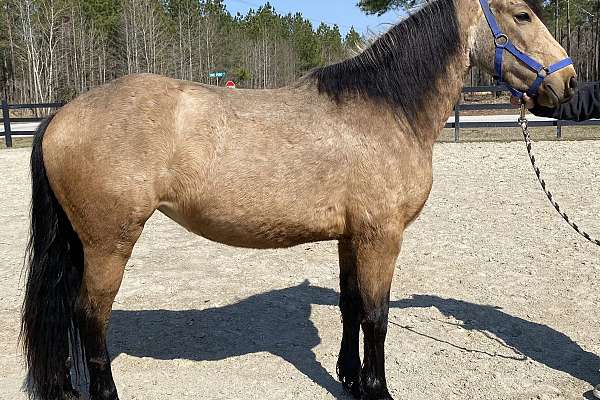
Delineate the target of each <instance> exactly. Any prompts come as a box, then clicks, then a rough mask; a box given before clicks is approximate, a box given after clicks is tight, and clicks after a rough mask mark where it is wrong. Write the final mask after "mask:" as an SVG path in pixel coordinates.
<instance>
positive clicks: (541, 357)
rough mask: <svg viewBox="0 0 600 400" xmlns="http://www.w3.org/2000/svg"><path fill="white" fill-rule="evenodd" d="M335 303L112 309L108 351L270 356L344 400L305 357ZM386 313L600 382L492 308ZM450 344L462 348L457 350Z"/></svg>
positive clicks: (587, 365) (552, 337)
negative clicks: (444, 327) (321, 311)
mask: <svg viewBox="0 0 600 400" xmlns="http://www.w3.org/2000/svg"><path fill="white" fill-rule="evenodd" d="M337 301H338V294H337V293H336V292H335V291H334V290H332V289H327V288H321V287H317V286H311V285H310V284H309V283H308V282H307V281H305V282H304V283H302V284H300V285H298V286H294V287H290V288H286V289H281V290H273V291H270V292H266V293H261V294H258V295H255V296H252V297H249V298H247V299H244V300H242V301H239V302H238V303H235V304H231V305H228V306H224V307H218V308H207V309H204V310H183V311H169V310H140V311H135V310H133V311H129V310H127V311H125V310H115V311H113V314H112V319H111V330H110V334H109V341H110V352H111V354H112V355H113V356H116V355H118V354H121V353H125V354H129V355H132V356H136V357H151V358H155V359H160V360H172V359H187V360H194V361H205V360H223V359H226V358H229V357H234V356H240V355H244V354H250V353H256V352H269V353H271V354H274V355H277V356H279V357H281V358H283V359H284V360H286V361H288V362H289V363H291V364H292V365H294V367H295V368H297V369H298V370H299V371H300V372H302V373H303V374H304V375H306V376H307V377H308V378H310V379H311V380H312V381H314V382H316V383H317V384H318V385H320V386H321V387H323V388H324V389H326V390H327V391H329V392H330V393H331V394H332V395H333V396H335V397H338V398H346V396H345V395H343V391H342V389H341V386H340V385H339V383H338V382H337V380H336V379H334V377H332V376H331V375H330V374H329V373H328V372H327V370H326V369H325V368H324V367H323V366H322V365H321V364H320V363H319V361H318V360H317V359H316V357H315V354H314V353H313V352H312V349H313V348H314V347H316V346H317V345H319V344H320V343H321V339H320V337H319V332H318V331H317V329H316V327H315V326H314V325H313V323H312V321H311V320H310V314H311V306H312V305H313V304H317V305H336V304H337ZM391 306H392V307H395V308H402V309H403V308H427V307H435V308H437V309H438V310H439V311H440V312H441V313H442V314H444V315H446V316H452V317H454V318H455V319H457V320H460V321H462V323H461V324H460V326H461V327H463V328H464V329H468V330H478V331H487V332H489V333H491V334H493V335H495V336H496V337H497V338H499V339H501V340H502V341H503V342H504V343H506V344H507V345H508V346H510V347H512V348H513V349H514V350H516V351H518V352H520V353H521V354H522V355H524V356H526V357H528V358H531V359H533V360H535V361H538V362H540V363H542V364H545V365H547V366H548V367H550V368H553V369H555V370H558V371H563V372H566V373H568V374H569V375H571V376H573V377H574V378H577V379H580V380H583V381H586V382H589V383H590V384H594V383H595V381H600V375H599V374H597V372H596V371H598V368H600V358H599V357H598V356H596V355H595V354H592V353H589V352H586V351H584V350H583V349H582V348H581V347H580V346H579V345H578V344H577V343H575V342H574V341H573V340H571V339H570V338H569V337H568V336H566V335H564V334H563V333H561V332H558V331H556V330H554V329H552V328H550V327H548V326H546V325H542V324H538V323H534V322H530V321H527V320H524V319H521V318H518V317H514V316H511V315H509V314H507V313H505V312H503V311H502V310H501V309H499V308H497V307H493V306H486V305H479V304H473V303H468V302H464V301H460V300H455V299H444V298H441V297H437V296H429V295H415V296H414V297H413V298H412V299H405V300H400V301H394V302H392V304H391ZM395 328H396V329H398V328H397V327H395V326H394V325H390V328H389V329H390V330H391V329H395ZM340 330H341V324H340ZM407 334H410V333H407ZM338 336H341V332H340V333H339V334H338ZM432 339H433V340H438V339H435V338H432ZM441 339H442V338H440V341H443V340H441ZM452 345H454V346H455V347H459V348H460V347H461V346H462V344H460V343H457V344H452ZM332 350H333V349H332ZM335 351H337V349H335ZM511 362H519V361H511ZM330 367H331V368H333V366H330ZM596 383H598V382H596Z"/></svg>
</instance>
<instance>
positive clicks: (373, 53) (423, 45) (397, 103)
mask: <svg viewBox="0 0 600 400" xmlns="http://www.w3.org/2000/svg"><path fill="white" fill-rule="evenodd" d="M459 42H460V32H459V25H458V20H457V16H456V9H455V4H454V1H453V0H437V1H434V2H432V3H430V4H428V5H426V6H425V7H423V8H422V9H420V10H419V11H417V12H415V13H414V14H412V15H410V16H409V17H408V18H406V19H405V20H403V21H402V22H400V23H399V24H397V25H395V26H394V27H393V28H391V29H390V30H389V31H388V32H387V33H386V34H384V35H383V36H381V37H380V38H378V39H377V40H376V41H375V42H374V43H373V44H372V45H371V46H370V47H369V48H367V49H366V50H365V51H363V52H362V53H360V54H359V55H357V56H356V57H353V58H351V59H348V60H345V61H342V62H340V63H337V64H333V65H329V66H326V67H322V68H317V69H315V70H313V71H312V72H310V73H309V75H308V77H309V79H313V80H314V81H315V82H316V85H317V88H318V90H319V92H320V93H326V94H328V95H329V96H330V97H331V98H332V99H334V100H335V101H337V102H341V101H343V100H344V99H345V98H347V97H353V96H362V97H364V98H368V99H371V100H375V101H378V102H381V103H383V104H388V105H390V106H392V107H393V108H394V109H395V110H397V111H398V112H402V113H404V115H406V116H407V117H408V118H409V120H414V119H415V117H416V116H417V114H418V113H419V112H427V111H426V110H423V108H422V105H423V104H422V102H423V100H424V96H425V94H427V92H429V91H430V90H431V88H432V85H433V84H434V82H435V81H436V79H437V78H438V77H439V76H440V75H441V74H443V73H444V72H445V70H446V66H447V64H448V61H449V59H450V58H452V57H453V56H455V55H456V54H457V51H458V48H459Z"/></svg>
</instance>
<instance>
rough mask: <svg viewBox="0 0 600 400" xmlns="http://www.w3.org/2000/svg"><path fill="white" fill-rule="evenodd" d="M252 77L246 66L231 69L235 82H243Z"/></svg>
mask: <svg viewBox="0 0 600 400" xmlns="http://www.w3.org/2000/svg"><path fill="white" fill-rule="evenodd" d="M250 78H252V74H251V73H250V71H248V70H247V69H246V68H242V67H239V68H237V69H235V70H234V71H233V80H234V81H235V83H236V84H240V83H244V82H246V81H249V80H250Z"/></svg>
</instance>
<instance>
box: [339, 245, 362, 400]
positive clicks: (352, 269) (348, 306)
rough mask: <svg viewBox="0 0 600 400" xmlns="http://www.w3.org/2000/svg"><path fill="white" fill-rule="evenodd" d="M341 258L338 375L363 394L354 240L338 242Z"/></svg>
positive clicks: (356, 393)
mask: <svg viewBox="0 0 600 400" xmlns="http://www.w3.org/2000/svg"><path fill="white" fill-rule="evenodd" d="M338 254H339V260H340V310H341V312H342V324H343V333H342V344H341V346H340V355H339V357H338V362H337V375H338V379H339V380H340V382H342V385H344V388H345V389H346V390H347V391H348V392H350V393H352V395H353V396H354V397H360V393H361V389H360V367H361V365H360V354H359V349H358V340H359V335H360V321H361V319H362V299H361V297H360V292H359V290H358V281H357V277H356V249H355V247H354V244H353V243H352V241H350V240H340V242H339V244H338Z"/></svg>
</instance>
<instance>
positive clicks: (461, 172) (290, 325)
mask: <svg viewBox="0 0 600 400" xmlns="http://www.w3.org/2000/svg"><path fill="white" fill-rule="evenodd" d="M534 149H535V150H536V152H537V153H538V158H539V160H540V163H541V167H542V171H543V172H544V173H545V174H546V178H547V181H548V184H549V185H550V189H551V190H553V192H555V194H556V197H557V199H558V201H559V202H560V203H561V205H562V206H563V207H564V209H565V210H567V212H568V213H569V215H570V216H571V217H572V218H573V219H574V220H576V221H578V222H579V223H580V225H582V226H584V227H585V228H588V229H589V230H590V232H591V233H595V234H596V235H600V216H599V213H598V211H599V210H600V204H599V203H598V194H599V191H600V170H599V169H598V165H599V163H600V141H582V142H543V143H538V144H537V145H536V146H535V148H534ZM28 156H29V150H28V149H16V150H2V151H0V171H2V173H1V178H0V399H3V400H4V399H6V400H9V399H10V400H19V399H25V396H24V395H23V394H22V393H21V392H20V390H19V388H20V385H21V382H22V378H23V374H24V372H23V369H22V361H21V356H20V351H19V348H18V346H17V336H18V329H19V308H20V303H21V300H22V293H23V291H22V287H23V276H22V274H21V271H22V262H23V251H24V246H25V242H26V238H27V230H28V217H27V209H28V203H29V188H28V186H29V181H28V172H27V164H28ZM434 172H435V177H434V180H435V183H434V187H433V191H432V193H431V197H430V200H429V202H428V204H427V206H426V207H425V209H424V210H423V213H422V215H421V217H420V218H419V219H418V220H417V221H416V222H415V223H414V224H413V225H412V226H411V227H410V228H409V229H408V231H407V233H406V236H405V240H404V246H403V250H402V255H401V257H400V259H399V260H398V265H397V267H398V268H397V271H396V277H395V280H394V284H393V288H392V294H391V298H392V300H393V301H392V308H391V311H390V326H389V333H388V339H387V347H386V354H387V360H386V362H387V374H388V375H387V376H388V384H389V387H390V390H391V393H392V394H393V395H394V397H395V399H396V400H399V399H408V400H431V399H445V400H446V399H456V400H458V399H460V400H464V399H481V400H487V399H489V400H498V399H510V400H525V399H539V400H550V399H582V398H591V397H590V390H591V388H592V384H596V383H600V372H599V371H598V370H599V369H600V356H599V355H600V319H599V318H598V311H599V307H600V279H598V274H599V273H600V263H599V262H598V261H599V256H600V249H598V248H597V247H595V246H593V245H591V244H588V243H586V242H584V241H583V240H582V239H581V238H579V237H578V236H577V235H576V234H575V233H574V232H572V231H571V230H570V228H569V227H568V226H567V225H566V224H565V223H564V222H563V221H562V220H561V219H560V217H559V216H558V214H556V213H555V211H554V210H553V209H552V208H551V206H550V205H549V204H548V202H547V201H546V199H545V197H544V194H543V193H542V191H541V190H540V188H539V187H538V184H537V181H536V180H535V176H534V174H533V172H532V170H531V166H530V165H529V164H528V159H527V156H526V152H525V148H524V146H523V145H522V143H519V142H514V143H461V144H452V143H442V144H438V145H436V151H435V161H434ZM336 258H337V257H336V246H335V243H319V244H309V245H303V246H299V247H295V248H292V249H287V250H276V251H264V250H263V251H259V250H256V251H254V250H242V249H235V248H230V247H226V246H222V245H219V244H215V243H211V242H208V241H206V240H204V239H201V238H198V237H196V236H193V235H192V234H189V233H188V232H186V231H185V230H184V229H183V228H181V227H179V226H177V225H176V224H174V223H172V222H171V221H169V220H168V219H166V218H165V217H164V216H162V215H160V214H158V213H157V214H156V215H154V216H153V217H152V219H151V220H150V221H149V223H148V225H147V227H146V230H145V232H144V234H143V236H142V238H141V240H140V242H139V243H138V245H137V247H136V249H135V252H134V255H133V257H132V259H131V261H130V262H129V264H128V267H127V272H126V275H125V280H124V283H123V286H122V288H121V291H120V292H119V295H118V297H117V299H116V304H115V305H114V310H115V311H114V313H113V318H112V325H111V330H110V338H109V341H110V351H111V354H112V356H113V358H114V360H113V371H114V376H115V380H116V382H117V386H118V388H119V391H120V395H121V399H122V400H129V399H151V400H154V399H157V400H158V399H160V400H162V399H175V400H178V399H194V400H195V399H199V398H202V399H296V398H305V399H331V398H339V399H346V398H347V397H346V396H345V395H344V394H343V393H342V390H341V389H340V385H339V384H338V383H337V382H336V379H335V363H336V358H337V352H338V346H339V342H340V337H341V329H340V328H341V327H340V314H339V311H338V309H337V307H336V303H337V297H338V295H337V270H338V269H337V265H336Z"/></svg>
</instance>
